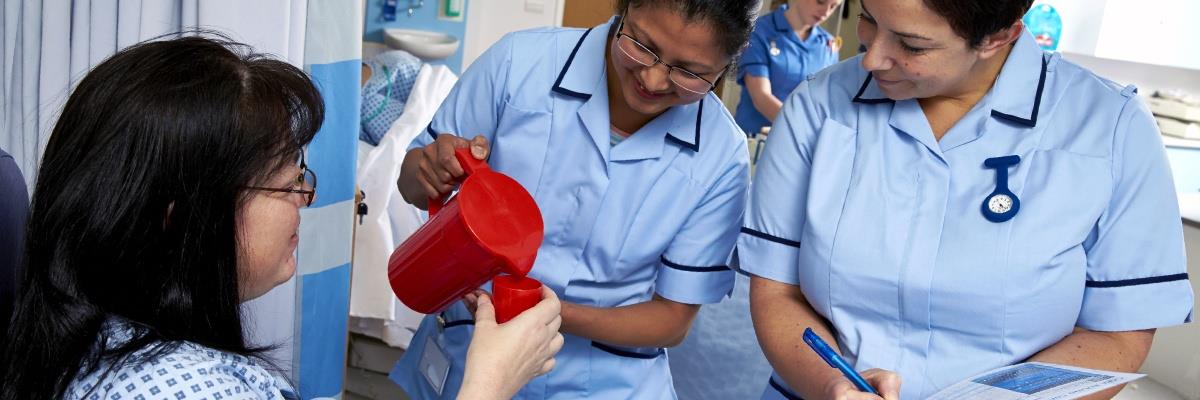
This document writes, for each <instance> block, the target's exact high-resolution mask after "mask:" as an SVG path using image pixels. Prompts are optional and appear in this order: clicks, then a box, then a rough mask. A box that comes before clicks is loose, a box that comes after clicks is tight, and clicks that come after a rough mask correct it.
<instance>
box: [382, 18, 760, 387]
mask: <svg viewBox="0 0 1200 400" xmlns="http://www.w3.org/2000/svg"><path fill="white" fill-rule="evenodd" d="M757 6H758V1H753V0H750V1H744V0H743V1H725V0H640V1H639V0H624V1H619V2H618V4H617V11H618V13H619V14H620V15H619V16H618V17H614V18H613V19H611V20H610V21H608V22H607V23H605V24H602V25H600V26H597V27H594V28H591V29H588V30H581V29H558V28H546V29H535V30H530V31H522V32H516V33H512V34H509V35H507V36H505V37H504V38H503V39H501V40H500V41H499V42H498V43H497V44H496V45H494V46H492V47H491V48H490V49H488V51H487V52H486V53H485V54H484V55H483V56H482V57H481V58H480V59H478V60H476V61H475V63H474V64H472V66H471V68H470V69H469V70H467V72H466V73H464V74H463V77H462V79H461V80H460V81H459V82H458V84H457V85H456V86H455V87H454V89H453V90H452V91H451V92H450V95H449V97H447V99H446V101H445V102H444V103H443V104H442V105H441V108H440V109H439V110H438V112H437V114H436V115H435V116H434V118H433V122H432V123H431V124H430V125H429V129H428V135H421V136H420V138H419V139H417V140H415V141H414V144H413V145H412V146H411V147H410V150H409V153H408V154H407V155H406V156H405V159H404V165H403V167H402V171H401V177H400V180H399V182H398V186H399V188H400V191H401V193H402V194H403V195H404V198H405V199H406V200H407V201H409V202H410V203H413V204H416V205H418V206H422V207H424V206H425V205H426V201H427V200H426V198H430V197H437V196H439V195H441V194H444V193H447V192H449V191H450V190H451V188H452V185H453V182H454V181H455V180H457V179H458V178H460V177H461V176H462V173H463V171H462V169H461V166H460V165H459V164H458V162H457V161H455V160H454V158H453V155H452V153H453V151H454V149H455V148H459V147H467V146H471V148H472V151H473V153H474V154H475V156H476V158H479V159H487V160H488V164H489V165H491V167H492V168H493V169H495V170H497V171H500V172H503V173H505V174H507V175H509V176H511V177H513V178H514V179H516V180H517V181H518V182H520V183H521V184H522V185H523V186H524V187H525V188H526V189H527V190H528V191H529V192H530V193H531V194H532V195H533V197H534V200H535V201H536V202H537V203H538V206H539V207H540V208H541V210H542V218H543V220H544V224H545V239H544V241H543V242H542V246H541V248H540V249H539V250H538V255H537V261H536V263H535V264H534V266H533V269H532V271H531V272H530V276H532V277H533V278H536V279H538V280H540V281H541V282H542V283H544V284H545V285H546V286H548V287H550V288H551V289H553V290H554V291H555V292H557V293H558V294H559V296H560V297H561V299H562V332H563V333H564V334H565V335H564V336H565V338H566V340H565V343H564V345H563V348H562V351H561V352H560V353H559V355H558V357H557V366H556V367H555V368H554V370H552V371H550V372H549V373H548V374H546V375H545V376H543V377H541V378H538V379H535V380H533V381H532V382H530V383H529V384H528V385H527V386H526V387H525V388H524V389H523V390H522V391H521V392H519V393H517V395H516V398H520V399H575V398H581V397H589V398H600V399H631V398H636V399H670V398H675V392H674V389H673V388H672V385H671V375H670V371H669V370H668V362H667V356H666V352H665V351H664V349H663V348H664V347H671V346H674V345H676V344H678V343H679V342H680V341H682V340H683V338H684V337H685V336H686V335H687V332H688V329H689V328H690V326H691V323H692V319H693V318H694V317H695V315H696V312H697V310H699V308H700V305H701V304H706V303H715V302H717V301H720V300H721V298H722V297H724V296H726V295H727V294H728V293H729V292H730V290H731V289H732V286H733V271H732V270H730V269H729V268H728V267H727V266H726V262H727V258H728V257H729V254H730V252H731V251H732V249H733V244H734V242H735V241H736V239H737V234H738V233H737V232H738V228H739V225H740V218H741V215H742V211H743V208H744V205H745V194H746V187H747V185H748V180H749V177H748V168H749V167H748V161H747V158H748V157H747V151H746V144H745V136H744V135H743V134H742V133H741V131H740V129H738V127H737V125H736V124H735V123H734V121H733V118H731V117H730V115H729V113H728V112H727V111H726V110H725V108H724V106H723V105H722V103H721V101H720V99H718V98H717V97H716V96H715V95H714V94H712V93H711V90H712V89H713V87H714V86H715V83H716V82H717V81H718V80H719V79H720V77H721V76H722V75H723V74H724V73H725V72H727V71H729V70H730V69H731V68H732V66H731V63H732V62H733V60H734V59H735V57H736V56H737V53H738V52H739V51H741V49H742V48H743V47H744V46H745V43H746V40H747V39H748V37H749V35H750V30H751V27H752V24H753V18H754V15H755V13H756V11H757ZM477 135H478V136H477ZM469 137H474V138H473V139H472V140H470V141H468V140H467V139H466V138H469ZM471 324H472V318H471V314H470V312H469V311H468V310H467V308H466V307H464V306H463V304H462V303H458V304H455V305H453V306H451V307H450V308H449V309H447V310H445V311H444V312H442V313H440V314H439V315H431V316H429V317H427V318H426V319H425V320H424V321H423V322H422V324H421V327H420V329H419V331H418V332H417V334H416V336H415V337H414V338H413V341H412V344H411V345H410V347H409V348H408V351H407V352H406V353H405V355H404V358H403V359H401V360H400V362H399V363H398V365H397V366H396V368H395V369H394V370H393V371H392V374H391V378H392V379H393V380H395V381H396V382H398V383H399V384H400V385H401V386H403V387H404V390H405V391H407V392H408V394H409V395H411V396H413V397H414V398H422V399H426V398H454V397H455V395H456V393H457V390H458V389H457V388H458V386H459V383H460V382H461V379H462V364H463V360H464V355H465V352H466V345H467V342H468V340H469V338H470V337H471V335H472V332H473V329H474V328H473V327H472V326H471ZM442 360H446V361H442Z"/></svg>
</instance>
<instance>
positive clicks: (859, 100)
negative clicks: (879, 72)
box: [851, 72, 895, 104]
mask: <svg viewBox="0 0 1200 400" xmlns="http://www.w3.org/2000/svg"><path fill="white" fill-rule="evenodd" d="M872 77H873V76H872V75H871V73H870V72H868V73H867V79H864V80H863V84H862V87H860V88H858V94H855V95H854V100H851V101H852V102H854V103H863V104H882V103H894V102H895V101H893V100H892V99H889V98H886V97H885V98H882V99H864V98H862V95H863V93H865V92H866V91H867V85H869V84H871V78H872Z"/></svg>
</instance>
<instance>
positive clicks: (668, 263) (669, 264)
mask: <svg viewBox="0 0 1200 400" xmlns="http://www.w3.org/2000/svg"><path fill="white" fill-rule="evenodd" d="M658 258H659V259H660V260H662V263H663V265H666V266H667V267H668V268H671V269H677V270H680V271H688V272H721V271H728V270H729V266H728V265H713V266H711V267H693V266H689V265H682V264H676V263H673V262H671V261H670V260H667V257H666V256H659V257H658Z"/></svg>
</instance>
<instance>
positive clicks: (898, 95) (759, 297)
mask: <svg viewBox="0 0 1200 400" xmlns="http://www.w3.org/2000/svg"><path fill="white" fill-rule="evenodd" d="M1030 3H1031V0H863V4H862V5H863V13H862V15H860V21H859V26H858V34H859V37H860V39H861V40H862V42H863V43H864V44H866V46H867V52H866V54H863V55H860V56H858V57H856V58H853V59H850V60H847V61H845V62H842V63H840V64H837V65H835V66H833V67H830V68H828V69H826V70H824V71H822V72H821V73H818V74H817V75H816V76H815V77H813V78H812V79H811V80H809V81H807V82H805V83H802V84H801V85H800V86H799V88H798V89H797V90H796V92H794V93H793V94H792V95H791V96H790V97H789V98H788V100H787V102H786V103H785V105H784V107H783V110H782V111H781V112H780V116H779V117H778V118H777V119H776V120H775V125H774V127H775V128H774V130H773V131H772V135H771V140H770V141H769V142H768V144H767V148H766V150H765V153H764V154H763V158H762V159H761V160H760V162H759V165H758V172H757V176H756V178H755V179H756V180H757V181H756V182H755V185H754V188H753V191H752V193H751V200H750V202H749V205H748V208H747V213H746V219H745V225H744V227H743V229H742V235H741V237H740V238H739V242H738V254H739V262H740V268H741V270H742V271H744V272H746V273H749V274H751V275H752V276H753V278H752V284H751V307H752V314H753V319H754V323H755V329H756V331H757V335H758V337H759V341H760V343H761V345H762V347H763V351H764V353H765V354H766V356H767V359H768V360H769V361H770V362H771V365H772V366H773V367H774V368H775V374H774V376H772V378H771V380H770V381H769V382H768V384H769V385H768V387H767V388H766V389H765V393H764V398H773V399H782V398H786V399H794V398H800V397H803V398H809V399H826V398H829V399H872V398H875V399H877V398H878V397H877V396H874V395H868V394H865V393H861V392H858V391H856V390H855V389H854V386H853V385H852V384H851V383H850V381H849V380H847V379H846V378H844V377H842V376H841V374H839V373H838V372H837V371H836V370H833V369H831V368H829V367H828V366H827V365H825V363H824V361H822V360H821V359H820V358H818V357H817V356H816V354H814V353H812V352H811V351H808V349H807V348H806V346H804V345H802V344H800V343H801V334H802V332H803V331H804V328H805V327H812V328H813V330H814V331H816V332H817V333H818V334H819V335H820V336H822V337H824V338H825V340H826V341H828V342H830V343H831V344H832V343H836V344H837V347H838V348H839V349H840V353H841V354H842V355H843V356H845V358H846V359H847V360H848V361H849V362H850V363H851V364H852V365H853V366H854V367H855V369H857V370H860V371H865V373H864V374H863V375H864V376H865V377H866V378H867V380H868V381H870V382H871V383H872V384H873V385H874V386H875V387H876V388H877V389H879V391H880V393H881V394H882V395H883V397H884V398H889V399H895V398H906V399H919V398H925V397H928V396H929V395H931V394H933V393H935V392H937V391H938V390H940V389H942V388H945V387H946V386H948V385H951V384H953V383H955V382H957V381H959V380H962V379H965V378H967V377H970V376H972V375H974V374H977V373H979V372H982V371H986V370H989V369H992V368H996V367H1000V366H1004V365H1010V364H1014V363H1019V362H1022V361H1026V360H1035V361H1045V362H1053V363H1061V364H1069V365H1077V366H1084V367H1091V368H1099V369H1107V370H1118V371H1134V370H1137V369H1138V367H1139V366H1140V365H1141V363H1142V361H1143V360H1144V358H1145V356H1146V352H1147V351H1148V350H1149V347H1150V343H1151V340H1152V338H1153V336H1154V330H1155V329H1156V328H1158V327H1164V326H1169V325H1175V324H1181V323H1184V322H1188V321H1190V320H1191V313H1192V296H1193V293H1192V291H1191V287H1190V285H1189V284H1188V281H1187V279H1188V278H1187V274H1186V273H1185V272H1184V271H1185V263H1184V252H1183V234H1182V227H1181V224H1180V218H1179V210H1178V205H1177V202H1176V195H1175V189H1174V187H1173V184H1172V180H1171V174H1170V171H1169V169H1168V165H1167V162H1166V157H1165V154H1164V150H1163V146H1162V142H1161V139H1160V138H1159V132H1158V129H1157V127H1156V125H1155V122H1154V119H1153V118H1152V117H1151V115H1150V113H1149V111H1148V110H1147V109H1146V107H1145V105H1144V104H1143V102H1142V100H1140V99H1139V98H1138V96H1137V91H1136V89H1134V88H1132V87H1121V86H1119V85H1116V84H1114V83H1113V82H1111V81H1108V80H1106V79H1104V78H1101V77H1099V76H1096V75H1095V74H1093V73H1092V72H1090V71H1087V70H1085V69H1083V68H1081V67H1079V66H1077V65H1075V64H1073V63H1071V62H1068V61H1066V60H1063V59H1062V58H1061V56H1060V55H1058V54H1051V53H1044V52H1042V51H1041V50H1040V49H1039V48H1038V46H1037V44H1036V43H1035V42H1034V38H1033V37H1032V36H1031V35H1030V34H1029V33H1028V32H1027V31H1026V30H1025V28H1024V26H1023V25H1022V24H1021V20H1020V18H1021V15H1022V14H1023V13H1024V12H1025V11H1026V10H1027V9H1028V8H1029V6H1030ZM835 341H836V342H835ZM1115 391H1116V389H1113V390H1109V391H1107V392H1102V393H1099V394H1097V395H1095V397H1098V398H1106V397H1110V396H1112V395H1113V394H1115Z"/></svg>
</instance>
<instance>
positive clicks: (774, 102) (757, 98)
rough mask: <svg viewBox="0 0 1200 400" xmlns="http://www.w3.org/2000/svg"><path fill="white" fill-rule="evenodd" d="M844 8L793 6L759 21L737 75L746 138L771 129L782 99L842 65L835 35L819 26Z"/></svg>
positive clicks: (813, 1)
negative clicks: (823, 71)
mask: <svg viewBox="0 0 1200 400" xmlns="http://www.w3.org/2000/svg"><path fill="white" fill-rule="evenodd" d="M839 5H841V0H790V1H788V2H787V3H786V4H783V5H782V6H780V7H779V8H778V9H776V10H775V11H774V12H772V13H770V14H767V15H764V16H762V17H761V18H759V19H758V22H757V23H756V24H755V26H754V33H753V34H751V36H750V45H749V47H747V48H746V51H745V52H744V53H742V58H741V61H740V62H739V63H738V72H737V82H738V84H739V85H741V86H742V97H741V101H739V102H738V107H737V113H736V114H735V116H734V119H735V120H736V121H737V124H738V126H740V127H741V128H742V130H743V131H745V132H746V133H747V134H750V135H753V134H756V133H758V132H759V131H760V130H761V129H762V128H763V127H764V126H770V125H771V121H773V120H775V115H776V114H778V113H779V109H780V108H781V107H782V106H783V101H782V100H780V99H784V98H787V95H788V93H791V92H792V89H795V88H796V85H799V84H800V82H801V81H803V80H804V78H805V77H807V76H808V75H809V74H812V73H815V72H817V71H820V70H821V69H823V68H825V67H828V66H830V65H833V63H835V62H837V60H838V57H837V47H838V46H837V45H836V44H835V41H834V37H833V35H830V34H829V32H827V31H825V30H824V29H821V27H820V26H818V25H820V24H821V23H822V22H825V19H826V18H829V16H830V15H831V14H833V11H834V10H837V9H838V6H839Z"/></svg>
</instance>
